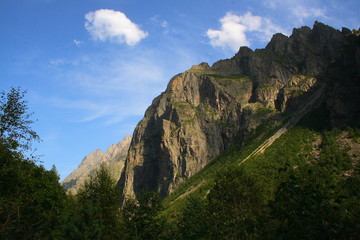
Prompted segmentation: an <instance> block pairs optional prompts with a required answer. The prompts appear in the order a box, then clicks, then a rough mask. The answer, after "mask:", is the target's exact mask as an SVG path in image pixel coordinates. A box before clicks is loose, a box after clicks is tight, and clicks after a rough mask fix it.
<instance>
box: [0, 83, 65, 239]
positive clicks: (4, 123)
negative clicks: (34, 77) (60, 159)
mask: <svg viewBox="0 0 360 240" xmlns="http://www.w3.org/2000/svg"><path fill="white" fill-rule="evenodd" d="M24 94H25V92H21V91H20V89H19V88H17V89H16V88H12V89H11V90H10V92H9V93H8V94H5V93H4V92H2V93H1V96H0V186H1V187H0V239H55V238H57V237H58V236H59V234H60V233H59V225H60V222H61V216H62V212H63V207H64V203H65V192H64V191H63V189H62V187H61V186H60V184H59V182H58V181H59V178H58V176H57V174H56V173H55V172H53V171H47V170H45V169H44V167H43V166H37V165H36V164H35V163H34V162H33V161H30V160H28V159H27V158H25V157H24V154H23V152H22V151H25V150H29V149H30V146H31V143H32V141H34V140H39V137H38V135H37V134H36V132H34V131H33V130H31V128H30V124H31V123H33V121H32V120H30V116H31V114H28V113H27V110H28V107H27V102H26V101H24V100H23V98H24Z"/></svg>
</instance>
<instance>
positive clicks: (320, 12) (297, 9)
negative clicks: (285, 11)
mask: <svg viewBox="0 0 360 240" xmlns="http://www.w3.org/2000/svg"><path fill="white" fill-rule="evenodd" d="M291 11H292V13H293V14H294V15H295V16H297V17H299V18H300V19H303V18H309V17H316V18H318V17H325V18H326V11H325V10H324V9H321V8H311V7H305V6H302V5H300V4H299V5H297V6H294V7H293V8H292V10H291Z"/></svg>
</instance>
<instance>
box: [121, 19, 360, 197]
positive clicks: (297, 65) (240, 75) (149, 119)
mask: <svg viewBox="0 0 360 240" xmlns="http://www.w3.org/2000/svg"><path fill="white" fill-rule="evenodd" d="M350 35H351V36H350ZM350 35H349V33H348V31H346V30H343V32H340V31H338V30H335V29H333V28H331V27H328V26H326V25H324V24H322V23H318V22H316V23H315V24H314V27H313V29H310V28H308V27H302V28H299V29H294V31H293V34H292V35H291V36H290V37H286V36H284V35H281V34H276V35H274V37H273V39H272V40H271V41H270V43H269V44H268V45H267V47H266V48H265V49H258V50H256V51H252V50H251V49H249V48H246V47H242V48H240V50H239V52H238V53H237V54H236V55H235V56H234V57H233V58H231V59H227V60H220V61H218V62H216V63H214V64H213V66H211V67H210V66H209V65H208V64H207V63H201V64H199V65H197V66H193V67H192V68H191V69H190V70H188V71H186V72H184V73H181V74H178V75H176V76H175V77H173V78H172V79H171V80H170V82H169V84H168V86H167V89H166V91H165V92H163V93H162V94H161V95H160V96H158V97H157V98H155V99H154V100H153V103H152V105H151V106H150V107H149V108H148V109H147V111H146V113H145V116H144V118H143V119H142V120H141V121H140V123H139V124H138V125H137V127H136V129H135V131H134V135H133V139H132V142H131V146H130V149H129V154H128V156H127V159H126V166H125V169H124V172H123V173H122V176H121V178H120V180H119V185H120V187H121V189H122V191H123V195H124V197H136V196H137V195H138V194H139V193H141V192H142V191H144V190H151V191H158V192H160V193H161V196H163V197H165V196H167V195H168V194H170V193H171V192H172V191H173V190H174V189H176V187H177V186H179V184H180V183H182V182H184V181H186V180H187V179H188V178H189V177H191V176H192V175H194V174H195V173H197V172H199V171H200V170H201V169H202V168H204V167H205V166H206V165H207V164H208V163H209V162H211V161H212V160H213V159H214V158H215V157H216V156H217V155H218V154H219V153H220V152H221V151H223V150H224V149H226V148H227V147H228V146H229V145H230V144H231V143H232V142H233V141H234V139H240V140H241V139H242V138H243V137H244V136H245V135H246V134H248V133H249V131H251V130H252V129H254V128H256V127H257V126H258V125H259V124H261V123H262V122H263V121H264V120H266V119H268V118H269V117H271V116H273V115H275V114H279V113H282V112H291V111H294V110H296V109H298V108H299V107H301V106H302V105H303V104H304V102H306V100H307V98H308V97H309V96H310V95H311V94H312V93H313V92H314V91H316V90H317V89H318V88H319V87H320V86H321V85H323V84H326V85H328V86H329V87H328V88H329V89H331V88H332V87H334V86H333V85H334V83H333V82H334V81H332V80H329V72H334V73H333V75H336V74H337V75H338V76H339V79H341V77H340V75H341V74H340V73H338V72H341V71H340V70H338V71H337V70H336V69H334V70H332V71H331V70H330V67H331V62H332V61H334V59H338V58H341V56H342V53H341V48H342V46H344V45H346V44H348V43H349V41H350V40H349V39H352V40H351V41H355V42H356V41H358V40H359V38H358V37H356V36H355V35H354V34H350ZM355 48H356V49H357V50H356V51H358V47H355ZM349 54H350V55H351V53H350V51H349ZM339 56H340V57H339ZM351 56H352V55H351ZM346 59H352V60H351V61H352V63H353V62H354V61H355V62H356V61H358V60H359V59H358V58H356V57H350V56H349V57H347V58H346ZM341 61H345V60H339V62H341ZM349 74H350V73H349ZM355 75H356V74H355ZM355 75H354V76H353V78H356V76H355ZM357 77H358V76H357ZM340 84H342V83H341V80H340ZM355 87H357V90H353V91H354V92H356V91H358V89H359V88H358V85H356V86H355ZM337 89H338V88H336V87H335V89H334V91H337ZM325 92H329V91H325ZM334 94H335V93H334ZM324 97H325V96H324ZM326 99H330V100H328V101H330V102H329V103H328V105H329V107H330V104H331V101H335V100H331V94H329V93H327V96H326ZM357 105H359V104H357ZM358 108H359V107H358V106H356V107H355V109H358ZM334 111H335V110H334ZM353 112H354V114H355V115H356V114H358V110H354V111H353ZM334 114H336V113H334Z"/></svg>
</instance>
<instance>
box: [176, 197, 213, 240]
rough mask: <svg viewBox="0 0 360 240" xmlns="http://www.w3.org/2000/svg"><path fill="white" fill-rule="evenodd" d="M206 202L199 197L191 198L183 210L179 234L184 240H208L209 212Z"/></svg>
mask: <svg viewBox="0 0 360 240" xmlns="http://www.w3.org/2000/svg"><path fill="white" fill-rule="evenodd" d="M206 210H207V209H206V201H205V200H204V199H201V198H198V197H192V196H191V197H190V198H189V199H188V200H187V202H186V205H185V207H184V208H183V209H182V211H181V214H180V218H179V230H178V231H179V234H180V235H181V239H184V240H201V239H206V236H207V233H208V229H209V226H208V222H209V219H208V212H207V211H206Z"/></svg>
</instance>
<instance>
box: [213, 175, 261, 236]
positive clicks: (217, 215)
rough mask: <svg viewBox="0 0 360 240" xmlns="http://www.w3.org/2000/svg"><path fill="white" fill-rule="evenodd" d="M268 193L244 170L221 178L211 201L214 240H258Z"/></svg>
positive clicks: (216, 183)
mask: <svg viewBox="0 0 360 240" xmlns="http://www.w3.org/2000/svg"><path fill="white" fill-rule="evenodd" d="M263 194H264V191H263V189H262V188H261V187H260V185H259V184H258V182H256V181H255V180H254V179H252V177H251V176H250V175H249V174H247V173H246V172H245V171H244V170H243V169H242V168H235V169H230V170H228V171H227V172H225V173H223V174H221V175H219V176H218V178H217V180H216V182H215V185H214V187H213V188H212V189H211V191H210V193H209V195H208V197H207V199H208V209H207V211H208V215H209V233H210V238H211V239H256V238H257V234H259V232H260V231H259V230H260V219H261V216H262V214H263V213H264V211H265V209H266V208H265V206H266V202H265V197H264V196H263Z"/></svg>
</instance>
